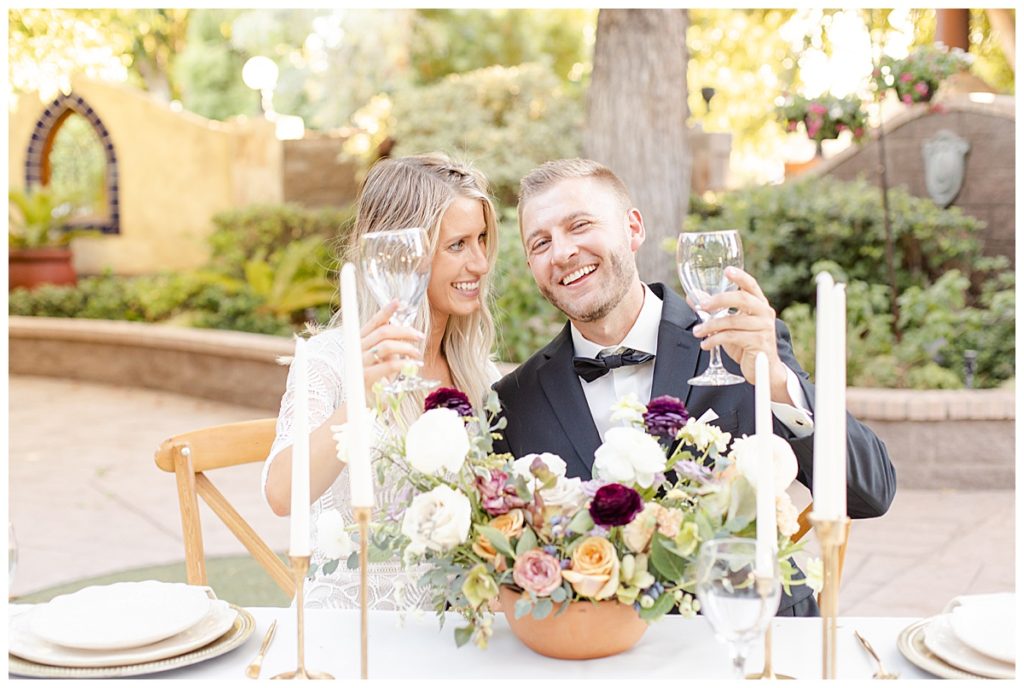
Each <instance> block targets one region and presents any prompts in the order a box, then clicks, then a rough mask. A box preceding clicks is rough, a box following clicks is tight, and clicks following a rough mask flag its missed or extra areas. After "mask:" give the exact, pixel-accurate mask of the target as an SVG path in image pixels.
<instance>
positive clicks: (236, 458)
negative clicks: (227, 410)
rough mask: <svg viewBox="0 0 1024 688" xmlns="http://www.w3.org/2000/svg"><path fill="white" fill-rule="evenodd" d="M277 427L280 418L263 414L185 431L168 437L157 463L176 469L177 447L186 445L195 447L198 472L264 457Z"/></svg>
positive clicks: (162, 446)
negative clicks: (243, 419) (253, 418)
mask: <svg viewBox="0 0 1024 688" xmlns="http://www.w3.org/2000/svg"><path fill="white" fill-rule="evenodd" d="M276 431H277V419H276V418H261V419H259V420H247V421H242V422H240V423H228V424H226V425H215V426H213V427H209V428H203V429H201V430H193V431H191V432H185V433H182V434H180V435H175V436H174V437H171V438H169V439H167V440H164V442H163V443H162V444H161V445H160V448H159V449H157V452H156V465H157V466H159V467H160V468H161V469H163V470H165V471H173V470H174V453H175V451H176V449H175V448H176V447H180V446H185V445H187V446H188V447H189V449H190V450H191V453H192V469H193V470H194V471H195V472H196V473H202V472H203V471H209V470H213V469H215V468H226V467H228V466H240V465H242V464H246V463H255V462H257V461H263V460H264V459H266V458H267V454H269V453H270V447H271V445H272V444H273V443H274V434H275V433H276Z"/></svg>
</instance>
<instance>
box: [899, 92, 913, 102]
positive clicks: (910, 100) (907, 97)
mask: <svg viewBox="0 0 1024 688" xmlns="http://www.w3.org/2000/svg"><path fill="white" fill-rule="evenodd" d="M902 100H903V102H904V103H905V104H906V105H911V104H912V103H913V102H914V99H913V98H911V97H910V94H909V93H908V94H907V95H905V96H903V98H902Z"/></svg>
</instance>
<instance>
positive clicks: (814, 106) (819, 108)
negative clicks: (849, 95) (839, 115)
mask: <svg viewBox="0 0 1024 688" xmlns="http://www.w3.org/2000/svg"><path fill="white" fill-rule="evenodd" d="M807 109H808V110H809V111H810V112H813V113H814V114H816V115H824V114H825V113H826V112H828V108H826V107H825V106H824V105H822V104H821V103H811V104H810V105H808V106H807Z"/></svg>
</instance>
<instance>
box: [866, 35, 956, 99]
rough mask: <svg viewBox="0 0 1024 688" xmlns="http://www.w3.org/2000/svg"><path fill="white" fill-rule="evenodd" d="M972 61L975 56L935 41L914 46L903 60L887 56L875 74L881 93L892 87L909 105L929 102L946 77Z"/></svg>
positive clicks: (873, 74)
mask: <svg viewBox="0 0 1024 688" xmlns="http://www.w3.org/2000/svg"><path fill="white" fill-rule="evenodd" d="M972 62H974V56H973V55H970V54H968V53H965V52H964V51H963V50H961V49H960V48H953V49H952V50H950V49H948V48H946V46H944V45H943V44H942V43H933V44H929V45H921V46H918V47H916V48H914V49H913V50H912V51H911V52H910V54H909V55H907V56H906V57H904V58H902V59H895V58H892V57H889V56H885V57H883V58H882V60H881V62H880V63H879V65H878V67H877V68H876V69H875V71H874V72H873V73H872V77H873V78H874V80H875V85H876V86H877V88H878V89H879V91H880V92H881V93H884V92H885V91H887V90H888V89H890V88H891V89H893V90H894V91H896V96H897V97H898V98H899V99H900V100H901V101H902V102H903V103H905V104H906V105H913V104H914V103H928V102H931V100H932V98H934V97H935V92H936V91H938V90H939V85H940V84H941V83H942V82H943V81H944V80H946V79H947V78H949V77H950V76H952V75H953V74H955V73H957V72H958V71H960V70H962V69H967V68H968V67H970V65H971V63H972Z"/></svg>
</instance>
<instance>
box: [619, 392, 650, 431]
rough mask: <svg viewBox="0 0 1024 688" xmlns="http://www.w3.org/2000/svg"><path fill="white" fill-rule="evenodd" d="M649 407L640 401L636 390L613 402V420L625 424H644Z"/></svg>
mask: <svg viewBox="0 0 1024 688" xmlns="http://www.w3.org/2000/svg"><path fill="white" fill-rule="evenodd" d="M646 411H647V407H646V406H644V405H643V404H641V403H640V400H639V399H638V398H637V396H636V394H635V393H634V392H630V393H628V394H626V396H624V397H622V398H621V399H619V400H618V401H617V402H615V403H614V404H612V419H611V420H612V422H613V423H623V424H625V425H643V423H644V413H645V412H646Z"/></svg>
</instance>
